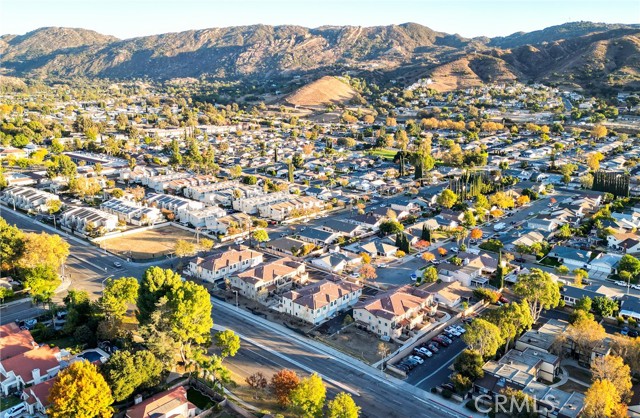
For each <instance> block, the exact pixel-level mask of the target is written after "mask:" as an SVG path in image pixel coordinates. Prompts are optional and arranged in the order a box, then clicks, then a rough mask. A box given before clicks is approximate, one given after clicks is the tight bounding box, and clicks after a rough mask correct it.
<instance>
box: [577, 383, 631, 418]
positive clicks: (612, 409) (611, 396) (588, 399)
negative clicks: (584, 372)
mask: <svg viewBox="0 0 640 418" xmlns="http://www.w3.org/2000/svg"><path fill="white" fill-rule="evenodd" d="M619 408H620V394H619V393H618V389H616V387H615V385H614V384H613V383H612V382H611V381H610V380H607V379H599V380H596V381H595V382H593V383H592V385H591V387H590V388H589V390H587V393H586V394H585V399H584V409H583V415H584V416H585V417H587V418H608V417H614V416H619V415H617V414H616V411H618V410H619ZM623 416H626V414H625V415H623Z"/></svg>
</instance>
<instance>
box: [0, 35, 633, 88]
mask: <svg viewBox="0 0 640 418" xmlns="http://www.w3.org/2000/svg"><path fill="white" fill-rule="evenodd" d="M638 57H640V26H639V25H606V24H599V23H591V22H574V23H567V24H565V25H559V26H554V27H550V28H547V29H543V30H540V31H534V32H529V33H515V34H513V35H510V36H507V37H499V38H484V37H480V38H473V39H469V38H464V37H461V36H459V35H451V34H446V33H442V32H437V31H433V30H431V29H429V28H427V27H425V26H421V25H418V24H415V23H406V24H402V25H390V26H375V27H354V26H324V27H319V28H315V29H309V28H304V27H300V26H266V25H254V26H241V27H228V28H213V29H204V30H197V31H186V32H179V33H167V34H162V35H154V36H145V37H139V38H133V39H125V40H120V39H117V38H114V37H111V36H106V35H101V34H99V33H96V32H93V31H89V30H84V29H72V28H42V29H38V30H35V31H33V32H29V33H27V34H25V35H20V36H16V35H4V36H1V37H0V74H3V75H7V76H17V77H24V78H28V77H37V78H49V79H59V78H71V77H78V76H80V77H100V78H111V79H132V78H148V79H157V80H167V79H173V78H187V77H194V78H199V77H208V78H216V79H228V80H239V79H240V80H241V79H248V78H251V79H256V80H264V81H267V80H277V79H281V80H287V79H291V77H292V75H295V74H300V75H311V76H313V78H320V77H322V76H324V75H338V74H341V73H343V72H345V71H351V72H353V73H356V74H359V75H361V76H365V77H366V76H367V75H376V77H383V78H387V79H391V78H393V79H396V80H400V81H407V82H411V81H413V80H415V79H417V78H420V77H431V78H432V79H434V82H435V84H436V87H437V88H438V89H443V90H448V89H454V88H464V87H468V86H471V85H477V84H478V83H483V82H488V81H509V80H514V79H518V80H521V81H543V82H545V81H554V82H566V83H571V84H573V85H575V86H581V87H588V88H601V87H617V88H637V87H639V86H640V78H639V74H638V73H639V69H640V65H639V58H638Z"/></svg>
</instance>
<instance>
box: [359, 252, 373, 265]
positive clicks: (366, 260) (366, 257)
mask: <svg viewBox="0 0 640 418" xmlns="http://www.w3.org/2000/svg"><path fill="white" fill-rule="evenodd" d="M360 257H361V258H362V264H370V263H371V256H370V255H369V254H367V253H365V252H362V253H360Z"/></svg>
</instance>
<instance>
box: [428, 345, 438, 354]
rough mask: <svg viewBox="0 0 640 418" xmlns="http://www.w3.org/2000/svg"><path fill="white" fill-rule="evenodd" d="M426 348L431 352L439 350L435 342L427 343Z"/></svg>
mask: <svg viewBox="0 0 640 418" xmlns="http://www.w3.org/2000/svg"><path fill="white" fill-rule="evenodd" d="M427 348H428V349H429V351H431V352H432V353H437V352H438V351H440V349H439V348H438V344H436V343H429V344H427Z"/></svg>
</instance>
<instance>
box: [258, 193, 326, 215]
mask: <svg viewBox="0 0 640 418" xmlns="http://www.w3.org/2000/svg"><path fill="white" fill-rule="evenodd" d="M291 196H295V195H291ZM324 205H325V203H324V202H323V201H322V200H320V199H317V198H315V197H312V196H300V197H290V198H288V199H286V200H280V201H276V202H270V203H263V204H261V205H259V206H258V207H257V209H258V212H259V214H260V217H262V218H266V219H273V220H276V221H283V220H285V219H289V218H299V217H301V216H305V215H309V214H312V213H315V212H319V211H320V210H322V209H323V208H324Z"/></svg>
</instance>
